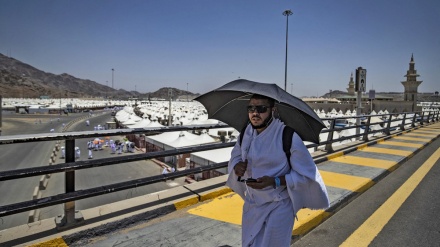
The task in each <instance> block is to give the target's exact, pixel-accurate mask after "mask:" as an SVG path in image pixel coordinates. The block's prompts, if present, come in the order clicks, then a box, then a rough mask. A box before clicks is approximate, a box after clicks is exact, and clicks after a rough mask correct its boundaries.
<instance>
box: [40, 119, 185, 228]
mask: <svg viewBox="0 0 440 247" xmlns="http://www.w3.org/2000/svg"><path fill="white" fill-rule="evenodd" d="M112 118H113V117H112V116H111V115H110V112H108V113H105V114H99V113H97V114H96V115H95V116H93V117H91V118H89V119H88V120H89V121H90V125H89V126H87V125H86V123H85V120H83V121H78V122H76V123H74V124H73V125H72V126H70V128H69V129H68V130H67V131H88V130H93V129H94V127H95V126H97V125H101V126H105V124H106V122H108V121H112ZM123 138H124V136H119V137H117V136H113V137H111V139H113V140H120V141H123ZM101 139H105V136H103V137H102V138H101ZM88 141H93V140H92V139H90V140H89V139H79V140H75V146H77V147H79V148H80V150H81V156H80V158H79V159H77V160H88V149H87V142H88ZM61 145H62V146H64V142H62V143H61ZM139 153H141V151H139V150H136V151H135V152H134V153H127V152H125V149H124V152H123V153H122V154H111V152H110V148H109V147H104V148H103V150H99V151H92V155H93V159H100V158H109V157H115V156H119V155H133V154H139ZM60 157H61V156H60V153H59V154H58V156H57V162H56V163H62V162H64V160H63V159H61V158H60ZM162 170H163V168H162V167H161V166H159V165H158V164H156V163H155V162H153V161H150V160H143V161H136V162H129V163H123V164H117V165H110V166H104V167H98V168H91V169H85V170H79V171H76V172H75V190H82V189H88V188H94V187H99V186H103V185H108V184H112V183H118V182H124V181H129V180H133V179H138V178H144V177H149V176H155V175H159V174H161V173H162ZM64 176H65V175H64V173H56V174H52V176H51V178H50V179H49V183H48V186H47V188H46V190H44V191H43V194H42V195H43V197H48V196H52V195H56V194H62V193H64V192H65V191H64V181H65V179H64ZM184 183H185V179H184V178H178V179H175V180H172V181H167V182H160V183H155V184H151V185H147V186H141V187H138V188H134V189H130V190H125V191H118V192H114V193H109V194H105V195H101V196H97V197H93V198H90V199H83V200H79V201H76V202H75V203H76V204H75V209H76V210H83V209H87V208H93V207H97V206H101V205H105V204H108V203H112V202H116V201H121V200H125V199H129V198H132V197H136V196H140V195H145V194H151V193H155V192H158V191H161V190H166V189H169V188H171V187H175V186H180V185H183V184H184ZM63 209H64V205H57V206H52V207H47V208H43V209H41V210H40V214H39V219H40V220H41V219H46V218H52V217H54V216H57V215H61V214H63Z"/></svg>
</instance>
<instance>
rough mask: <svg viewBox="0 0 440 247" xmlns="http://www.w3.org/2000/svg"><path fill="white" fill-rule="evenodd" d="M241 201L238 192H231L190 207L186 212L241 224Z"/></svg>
mask: <svg viewBox="0 0 440 247" xmlns="http://www.w3.org/2000/svg"><path fill="white" fill-rule="evenodd" d="M243 203H244V201H243V199H241V197H240V196H239V195H238V194H236V193H234V192H231V193H228V194H225V195H223V196H220V197H217V198H215V199H213V200H212V201H210V202H207V203H204V204H202V205H200V206H198V207H195V208H192V209H190V210H188V213H190V214H193V215H198V216H202V217H205V218H209V219H214V220H219V221H223V222H227V223H231V224H235V225H241V215H242V213H243Z"/></svg>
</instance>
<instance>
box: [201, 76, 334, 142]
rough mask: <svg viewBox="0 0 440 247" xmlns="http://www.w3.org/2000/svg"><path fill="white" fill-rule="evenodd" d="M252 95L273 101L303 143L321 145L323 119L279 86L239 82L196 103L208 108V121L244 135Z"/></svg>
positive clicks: (218, 89) (208, 94)
mask: <svg viewBox="0 0 440 247" xmlns="http://www.w3.org/2000/svg"><path fill="white" fill-rule="evenodd" d="M253 94H261V95H264V96H267V97H270V98H273V99H274V100H275V106H276V107H277V109H278V112H279V114H280V118H281V120H282V121H283V122H284V123H285V124H286V125H289V126H290V127H292V128H293V129H294V130H295V131H296V132H297V133H298V135H299V136H300V137H301V138H302V139H303V140H304V141H310V142H314V143H319V133H320V132H321V130H322V128H324V127H325V126H324V124H323V123H322V121H321V119H320V118H319V117H318V115H316V113H315V112H314V111H313V110H312V108H310V106H309V105H307V104H306V103H305V102H304V101H302V100H301V99H298V98H297V97H295V96H293V95H291V94H289V93H287V92H286V91H284V90H283V89H281V88H280V87H278V86H277V85H276V84H267V83H260V82H254V81H248V80H244V79H240V80H235V81H232V82H229V83H227V84H225V85H224V86H222V87H219V88H217V89H215V90H213V91H211V92H208V93H206V94H203V95H201V96H199V97H197V98H195V100H197V101H199V102H200V103H202V104H203V106H205V108H206V110H207V111H208V117H209V118H212V119H217V120H220V121H222V122H224V123H226V124H228V125H229V126H231V127H234V128H235V129H237V130H239V131H241V129H242V128H243V127H244V126H245V125H246V124H247V123H248V120H249V118H248V113H247V109H246V107H247V105H248V103H249V99H250V97H251V96H252V95H253Z"/></svg>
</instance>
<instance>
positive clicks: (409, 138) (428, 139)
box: [393, 136, 432, 142]
mask: <svg viewBox="0 0 440 247" xmlns="http://www.w3.org/2000/svg"><path fill="white" fill-rule="evenodd" d="M393 139H399V140H407V141H419V142H427V141H430V140H431V139H432V138H415V137H407V136H396V137H393Z"/></svg>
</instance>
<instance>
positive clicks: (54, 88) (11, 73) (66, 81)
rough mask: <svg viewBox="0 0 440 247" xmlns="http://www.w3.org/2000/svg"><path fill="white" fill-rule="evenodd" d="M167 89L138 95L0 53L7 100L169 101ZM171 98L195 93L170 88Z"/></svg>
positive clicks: (0, 81)
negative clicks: (52, 71) (43, 69)
mask: <svg viewBox="0 0 440 247" xmlns="http://www.w3.org/2000/svg"><path fill="white" fill-rule="evenodd" d="M168 89H169V88H161V89H159V90H158V91H156V92H151V93H143V94H142V93H139V92H136V91H126V90H123V89H119V90H115V89H113V88H111V87H108V86H105V85H102V84H99V83H97V82H95V81H91V80H87V79H80V78H76V77H74V76H72V75H69V74H66V73H63V74H60V75H55V74H52V73H48V72H44V71H41V70H39V69H37V68H35V67H32V66H31V65H28V64H25V63H23V62H21V61H18V60H16V59H14V58H10V57H7V56H4V55H3V54H1V53H0V95H2V96H3V97H8V98H39V97H41V96H48V97H51V98H59V97H62V98H67V97H69V98H96V97H99V98H113V99H127V98H132V97H136V98H145V99H147V98H166V99H167V98H168ZM172 90H173V98H176V97H178V96H182V95H185V96H186V95H187V94H188V95H189V98H194V97H195V96H196V94H193V93H190V92H186V91H183V90H179V89H176V88H173V89H172Z"/></svg>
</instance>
